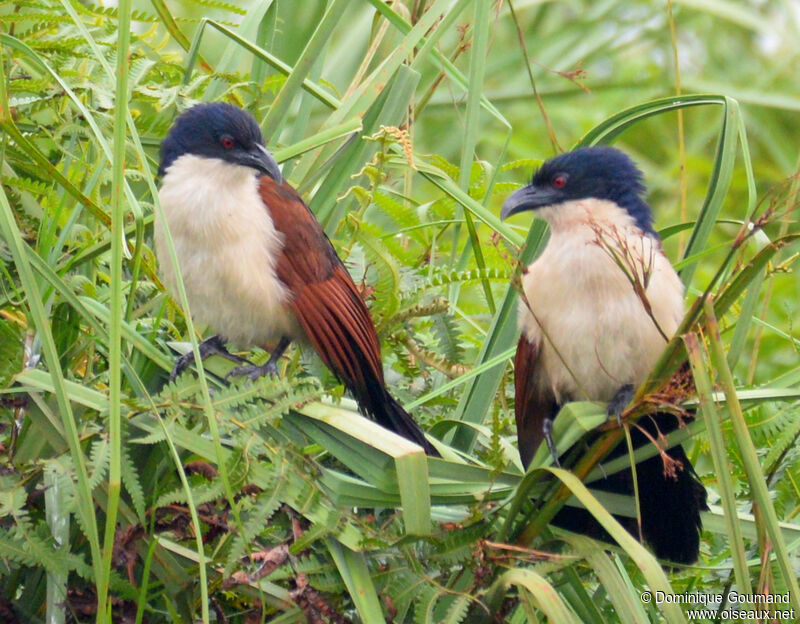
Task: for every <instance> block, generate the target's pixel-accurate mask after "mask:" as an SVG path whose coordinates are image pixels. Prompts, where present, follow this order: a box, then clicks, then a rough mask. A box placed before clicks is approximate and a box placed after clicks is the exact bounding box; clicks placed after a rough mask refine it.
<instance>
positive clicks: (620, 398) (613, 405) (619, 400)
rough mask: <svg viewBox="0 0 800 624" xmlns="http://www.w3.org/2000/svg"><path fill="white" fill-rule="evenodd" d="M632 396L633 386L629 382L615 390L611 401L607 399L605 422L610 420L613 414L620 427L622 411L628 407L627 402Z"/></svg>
mask: <svg viewBox="0 0 800 624" xmlns="http://www.w3.org/2000/svg"><path fill="white" fill-rule="evenodd" d="M632 398H633V386H632V385H631V384H625V385H624V386H622V387H621V388H620V389H619V390H617V393H616V394H615V395H614V396H613V398H612V399H611V401H609V403H608V407H607V408H606V416H607V419H606V422H608V421H609V420H611V417H612V416H614V417H615V418H616V419H617V424H618V425H619V426H620V427H621V426H622V412H623V411H625V408H626V407H628V403H630V402H631V399H632Z"/></svg>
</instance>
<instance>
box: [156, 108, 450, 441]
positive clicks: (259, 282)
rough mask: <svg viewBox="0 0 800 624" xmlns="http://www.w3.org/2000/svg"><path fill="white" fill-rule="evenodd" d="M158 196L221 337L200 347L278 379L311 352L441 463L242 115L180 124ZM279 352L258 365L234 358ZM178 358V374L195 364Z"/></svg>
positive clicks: (363, 315) (358, 300) (204, 314)
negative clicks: (288, 357) (286, 363)
mask: <svg viewBox="0 0 800 624" xmlns="http://www.w3.org/2000/svg"><path fill="white" fill-rule="evenodd" d="M159 174H160V175H161V176H162V182H161V189H160V192H159V198H160V202H161V206H162V208H163V211H164V215H165V217H166V222H167V224H168V227H169V231H170V234H171V236H172V241H173V243H174V245H175V252H176V254H177V258H178V264H179V266H180V270H181V275H182V277H183V284H184V286H185V288H186V295H187V298H188V300H189V305H190V308H191V311H192V315H193V317H194V318H195V319H196V320H197V321H199V322H202V323H205V324H207V325H208V326H209V327H210V328H212V329H213V331H215V332H216V333H217V335H215V336H213V337H211V338H210V339H208V340H206V341H204V342H203V343H201V345H200V347H201V348H200V352H201V355H202V356H204V357H205V356H206V355H208V354H211V353H217V354H219V355H222V356H223V357H227V358H229V359H232V360H234V361H237V362H239V363H241V364H242V365H241V366H239V367H237V368H235V369H234V370H233V371H231V374H233V375H247V376H248V377H250V378H257V377H259V376H262V375H265V374H275V373H276V372H277V368H276V363H277V362H278V360H279V358H280V357H281V355H282V354H283V352H284V351H285V350H286V348H287V347H288V346H289V344H290V343H291V342H293V341H298V342H300V343H304V344H310V345H311V346H312V347H313V348H314V349H315V350H316V352H317V353H318V354H319V356H320V358H321V359H322V361H323V362H324V363H325V364H326V365H327V366H328V368H330V369H331V371H333V373H334V374H335V375H336V377H337V378H338V379H339V380H340V381H342V382H343V383H344V385H345V386H346V387H347V389H348V390H349V391H350V392H351V393H352V394H353V396H354V397H355V399H356V401H357V402H358V404H359V406H360V408H361V410H362V411H363V412H366V413H367V414H369V415H370V416H372V417H373V418H374V419H375V420H376V421H377V422H378V423H379V424H381V425H383V426H384V427H386V428H387V429H390V430H392V431H394V432H396V433H398V434H400V435H401V436H403V437H405V438H407V439H409V440H411V441H413V442H415V443H417V444H419V445H420V446H422V447H423V448H424V449H425V452H426V453H428V454H429V455H438V453H437V452H436V450H435V448H434V447H433V445H432V444H431V443H430V442H428V441H427V440H426V439H425V435H424V434H423V432H422V430H421V429H420V427H419V425H417V423H416V422H415V421H414V419H413V418H411V416H409V415H408V413H406V411H405V410H404V409H403V408H402V407H401V406H400V404H399V403H398V402H397V401H396V400H395V399H394V397H393V396H392V395H391V394H390V393H389V391H388V390H387V389H386V384H385V382H384V377H383V367H382V364H381V353H380V345H379V343H378V337H377V335H376V333H375V326H374V325H373V323H372V319H371V317H370V315H369V312H368V311H367V307H366V305H365V304H364V300H363V299H362V297H361V295H360V294H359V292H358V289H357V288H356V286H355V284H354V283H353V280H352V278H351V277H350V274H349V273H348V272H347V269H346V268H345V266H344V264H343V263H342V261H341V259H340V258H339V256H338V255H337V254H336V251H335V250H334V248H333V246H332V245H331V243H330V241H329V240H328V237H327V236H326V235H325V233H324V231H323V230H322V226H321V225H320V224H319V222H318V221H317V220H316V218H315V217H314V215H313V214H312V213H311V211H310V210H309V209H308V207H307V206H306V204H305V203H304V202H303V200H302V199H301V197H300V195H299V194H298V193H297V191H296V190H295V189H293V188H292V187H291V186H290V185H289V184H288V183H287V182H285V181H284V180H283V179H282V176H281V172H280V169H279V168H278V164H277V162H276V161H275V159H274V158H273V157H272V155H271V154H270V153H269V152H268V151H267V149H266V148H265V147H264V145H263V140H262V136H261V129H260V128H259V126H258V124H257V123H256V120H255V119H254V118H253V117H252V116H251V115H250V114H249V113H246V112H245V111H243V110H241V109H240V108H237V107H235V106H232V105H229V104H223V103H210V104H198V105H196V106H193V107H192V108H190V109H188V110H186V111H184V112H183V113H182V114H181V115H179V116H178V117H177V119H176V120H175V123H174V124H173V126H172V128H171V129H170V132H169V134H168V136H167V138H166V139H165V140H164V142H163V144H162V147H161V166H160V168H159ZM155 243H156V254H157V255H158V258H159V260H160V263H161V266H162V273H163V276H164V281H165V284H166V286H167V289H168V290H169V291H170V292H171V293H173V294H174V293H177V288H176V277H175V271H174V269H173V266H172V262H171V259H170V255H169V251H168V247H167V243H166V237H165V232H164V231H163V230H162V228H161V226H160V224H159V222H158V221H156V228H155ZM225 341H230V342H232V343H234V344H237V345H239V346H241V347H252V346H255V345H258V346H266V345H274V344H276V343H277V347H276V348H275V349H274V350H273V351H272V354H271V357H270V359H269V361H268V362H267V363H266V364H265V365H263V366H256V365H254V364H251V363H249V362H248V361H247V360H245V359H244V358H240V357H238V356H235V355H232V354H230V353H229V352H228V351H227V350H226V349H225V345H224V343H225ZM193 359H194V358H193V355H191V354H188V355H187V356H184V357H182V358H180V359H179V360H178V363H177V364H176V368H175V370H174V371H173V377H174V376H176V375H177V374H178V373H179V372H180V371H181V370H182V369H183V368H185V367H186V366H188V365H189V364H190V363H191V362H192V361H193Z"/></svg>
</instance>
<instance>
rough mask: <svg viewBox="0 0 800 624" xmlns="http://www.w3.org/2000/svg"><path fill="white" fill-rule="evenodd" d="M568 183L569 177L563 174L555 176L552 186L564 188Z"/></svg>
mask: <svg viewBox="0 0 800 624" xmlns="http://www.w3.org/2000/svg"><path fill="white" fill-rule="evenodd" d="M566 183H567V176H566V175H564V174H563V173H559V174H558V175H554V176H553V180H552V184H553V186H555V187H556V188H564V185H565V184H566Z"/></svg>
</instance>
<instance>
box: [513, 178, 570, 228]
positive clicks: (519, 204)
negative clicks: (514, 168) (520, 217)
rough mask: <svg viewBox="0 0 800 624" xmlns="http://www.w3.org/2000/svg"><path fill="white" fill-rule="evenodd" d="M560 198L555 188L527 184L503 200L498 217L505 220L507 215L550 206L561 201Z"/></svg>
mask: <svg viewBox="0 0 800 624" xmlns="http://www.w3.org/2000/svg"><path fill="white" fill-rule="evenodd" d="M562 199H563V198H562V196H561V193H559V192H558V191H557V190H556V189H551V188H546V187H544V188H542V187H539V186H531V185H528V186H525V187H523V188H521V189H519V190H517V191H514V192H513V193H511V195H509V196H508V198H507V199H506V201H505V202H503V209H502V210H501V211H500V219H501V220H503V221H505V220H506V219H508V217H510V216H511V215H514V214H517V213H518V212H523V211H525V210H535V209H536V208H542V207H544V206H551V205H552V204H557V203H558V202H559V201H562Z"/></svg>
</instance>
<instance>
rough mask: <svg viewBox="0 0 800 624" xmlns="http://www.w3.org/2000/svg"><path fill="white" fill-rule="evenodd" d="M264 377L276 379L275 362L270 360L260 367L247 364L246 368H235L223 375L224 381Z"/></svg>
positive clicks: (276, 369) (276, 368)
mask: <svg viewBox="0 0 800 624" xmlns="http://www.w3.org/2000/svg"><path fill="white" fill-rule="evenodd" d="M264 375H270V376H272V377H277V375H278V367H277V366H276V365H275V362H273V361H272V360H270V361H269V362H267V363H266V364H264V365H262V366H258V365H257V364H247V365H246V366H237V367H236V368H232V369H231V370H229V371H228V374H227V375H225V379H228V378H230V377H247V378H248V379H258V378H259V377H263V376H264Z"/></svg>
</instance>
